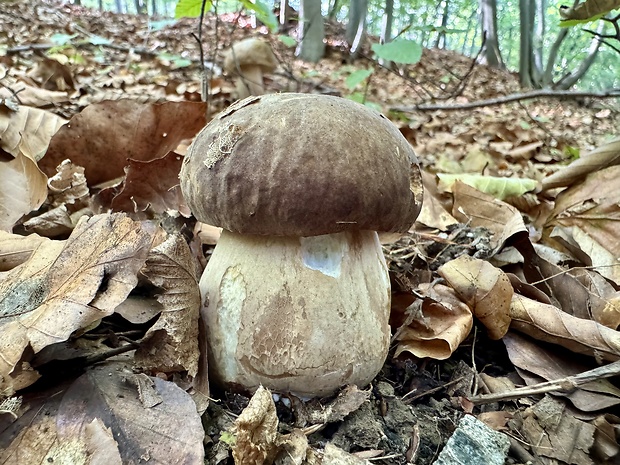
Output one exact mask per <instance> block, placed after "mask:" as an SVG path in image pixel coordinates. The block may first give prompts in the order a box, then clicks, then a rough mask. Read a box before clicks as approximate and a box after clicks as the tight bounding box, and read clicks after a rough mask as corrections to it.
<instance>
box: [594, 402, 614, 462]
mask: <svg viewBox="0 0 620 465" xmlns="http://www.w3.org/2000/svg"><path fill="white" fill-rule="evenodd" d="M592 424H593V425H594V426H595V427H596V431H595V432H594V444H593V446H592V456H593V457H595V458H596V459H598V460H599V462H600V463H608V462H607V461H609V460H611V459H613V458H616V460H617V457H618V456H619V455H620V445H619V444H618V440H617V439H616V438H617V437H618V433H617V431H618V430H619V424H620V418H618V417H617V416H615V415H611V414H606V415H600V416H598V417H596V418H595V419H594V420H592Z"/></svg>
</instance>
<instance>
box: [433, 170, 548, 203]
mask: <svg viewBox="0 0 620 465" xmlns="http://www.w3.org/2000/svg"><path fill="white" fill-rule="evenodd" d="M437 177H438V178H439V182H440V186H442V187H443V188H449V187H450V186H452V185H453V184H454V183H455V182H456V181H461V182H463V183H465V184H467V185H468V186H471V187H473V188H475V189H478V190H479V191H481V192H484V193H486V194H489V195H492V196H493V197H495V198H497V199H500V200H504V199H506V198H508V197H518V196H520V195H523V194H525V193H526V192H530V191H532V190H534V189H535V188H536V186H537V185H538V182H537V181H536V180H534V179H527V178H521V179H517V178H498V177H494V176H483V175H480V174H465V173H463V174H443V173H438V174H437Z"/></svg>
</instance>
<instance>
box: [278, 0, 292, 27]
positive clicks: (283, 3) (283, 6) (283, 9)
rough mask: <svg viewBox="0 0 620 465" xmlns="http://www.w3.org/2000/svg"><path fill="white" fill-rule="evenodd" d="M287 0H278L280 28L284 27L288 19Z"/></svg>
mask: <svg viewBox="0 0 620 465" xmlns="http://www.w3.org/2000/svg"><path fill="white" fill-rule="evenodd" d="M288 9H289V6H288V0H280V15H279V22H280V28H281V29H285V28H286V25H287V24H288V20H289V19H290V18H289V15H288Z"/></svg>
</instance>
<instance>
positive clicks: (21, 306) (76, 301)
mask: <svg viewBox="0 0 620 465" xmlns="http://www.w3.org/2000/svg"><path fill="white" fill-rule="evenodd" d="M154 233H155V227H154V226H153V225H152V224H149V223H138V222H134V221H133V220H131V219H130V218H128V217H127V216H125V215H122V214H115V215H99V216H95V217H93V218H90V219H88V220H86V221H82V222H81V223H80V224H79V225H78V226H77V227H76V228H75V230H74V231H73V233H72V234H71V236H70V237H69V239H67V241H65V242H58V241H48V242H42V243H41V244H40V245H39V246H38V247H37V248H36V249H35V251H34V253H33V254H32V256H31V257H30V259H29V260H28V261H27V262H26V263H24V264H23V265H22V266H20V267H17V268H15V269H13V270H11V271H9V272H8V274H7V276H6V278H5V279H4V280H2V281H1V282H0V331H1V332H2V334H3V335H5V336H6V337H3V338H2V339H0V376H2V378H3V384H1V385H0V387H1V388H4V389H7V390H9V391H11V390H12V389H17V388H19V387H25V386H24V385H20V386H14V385H13V381H12V376H13V374H20V373H21V366H22V365H21V363H22V362H24V360H23V359H22V357H23V355H24V351H25V349H26V348H27V347H30V348H31V349H32V352H33V353H35V354H36V353H37V352H39V351H40V350H41V349H43V348H44V347H46V346H48V345H50V344H53V343H56V342H61V341H65V340H67V338H69V336H70V335H71V334H72V333H73V332H74V331H77V330H79V329H82V328H86V327H88V326H89V325H90V324H92V323H93V322H95V321H97V320H99V319H101V318H103V317H104V316H107V315H110V314H111V313H112V312H113V311H114V308H115V307H116V306H117V305H118V304H119V303H120V302H122V301H124V300H125V298H126V297H127V295H128V294H129V292H130V291H131V290H132V289H133V288H134V287H135V285H136V284H137V282H138V279H137V274H138V271H139V270H140V268H142V266H143V265H144V262H145V260H146V257H147V254H148V251H149V249H150V245H151V242H152V239H153V235H154ZM12 385H13V386H12Z"/></svg>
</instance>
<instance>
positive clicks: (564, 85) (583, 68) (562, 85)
mask: <svg viewBox="0 0 620 465" xmlns="http://www.w3.org/2000/svg"><path fill="white" fill-rule="evenodd" d="M604 29H605V23H604V22H603V21H599V22H598V27H597V31H596V32H598V33H599V34H602V33H603V30H604ZM600 47H601V41H600V40H598V39H597V38H596V37H593V38H592V42H590V47H589V48H588V55H587V56H586V58H584V60H583V61H582V62H581V64H580V65H579V67H578V68H577V69H576V70H574V71H573V72H571V73H569V74H568V75H566V76H563V77H562V78H561V79H560V80H558V82H557V84H556V85H555V86H554V87H555V88H556V89H562V90H566V89H569V88H571V87H572V86H574V85H575V83H576V82H577V81H578V80H579V79H581V78H582V77H583V75H584V74H586V72H587V71H588V69H589V68H590V66H592V63H594V60H596V57H597V55H598V52H599V50H600Z"/></svg>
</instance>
